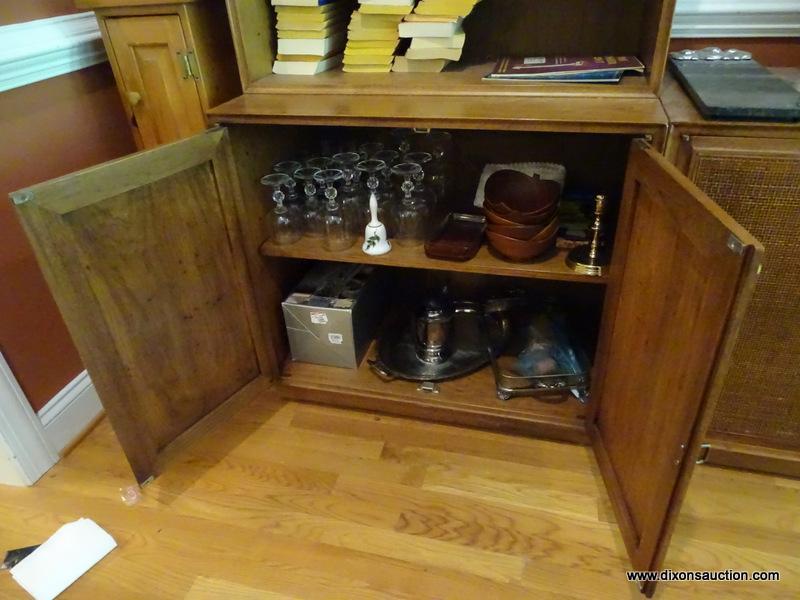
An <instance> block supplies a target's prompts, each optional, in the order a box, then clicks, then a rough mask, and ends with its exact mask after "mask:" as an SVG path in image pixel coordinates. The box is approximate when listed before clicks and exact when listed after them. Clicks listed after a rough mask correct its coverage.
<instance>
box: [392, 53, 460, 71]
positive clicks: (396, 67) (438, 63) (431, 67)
mask: <svg viewBox="0 0 800 600" xmlns="http://www.w3.org/2000/svg"><path fill="white" fill-rule="evenodd" d="M449 63H450V61H449V60H443V59H438V58H433V59H429V60H412V59H409V58H406V57H405V56H398V57H396V58H395V59H394V64H393V65H392V72H393V73H439V72H440V71H442V70H443V69H444V68H445V67H446V66H447V65H448V64H449Z"/></svg>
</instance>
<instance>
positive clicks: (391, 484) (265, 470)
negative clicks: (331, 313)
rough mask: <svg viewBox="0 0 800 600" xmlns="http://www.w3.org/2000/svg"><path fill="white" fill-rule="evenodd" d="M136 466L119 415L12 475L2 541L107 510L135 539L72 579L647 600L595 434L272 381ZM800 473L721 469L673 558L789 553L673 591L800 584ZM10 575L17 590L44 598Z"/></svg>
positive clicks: (29, 539) (666, 591)
mask: <svg viewBox="0 0 800 600" xmlns="http://www.w3.org/2000/svg"><path fill="white" fill-rule="evenodd" d="M133 482H134V478H133V476H132V474H131V472H130V469H129V467H128V465H127V463H126V461H125V459H124V456H123V455H122V453H121V451H120V449H119V445H118V443H117V442H116V439H115V437H114V434H113V432H112V431H111V429H110V427H109V426H108V424H107V423H106V422H102V423H100V424H99V426H98V427H97V428H95V430H94V431H92V432H91V433H90V434H89V435H88V436H87V437H86V438H85V439H84V440H83V441H82V442H81V443H80V444H79V445H78V446H77V447H76V448H75V449H74V450H73V451H72V452H71V453H70V454H69V455H68V456H67V457H65V458H64V459H63V460H62V461H61V462H60V463H59V464H58V465H56V466H55V467H54V468H53V469H52V470H51V471H50V472H49V473H47V474H46V475H45V476H44V477H43V478H42V479H41V480H40V481H39V482H38V483H37V485H36V486H34V487H32V488H23V489H17V488H9V487H4V486H0V550H2V549H5V548H14V547H20V546H25V545H30V544H32V543H37V542H41V541H42V540H44V539H46V538H47V537H48V536H50V535H51V534H52V533H53V532H54V531H55V530H56V529H57V528H58V527H59V526H60V525H61V524H63V523H66V522H69V521H71V520H74V519H76V518H78V517H81V516H86V517H90V518H92V519H94V520H95V521H96V522H97V523H98V524H99V525H100V526H101V527H104V528H105V529H107V530H108V531H109V533H111V535H113V536H114V538H115V539H116V540H117V542H118V543H119V547H118V548H116V549H115V550H114V551H113V552H111V553H110V554H109V555H108V556H107V557H106V558H104V559H103V560H102V561H101V562H100V563H98V564H97V565H96V566H95V567H93V568H92V569H91V570H90V571H89V572H88V573H86V574H85V575H84V576H83V577H81V578H80V579H79V580H78V581H77V582H76V583H75V584H74V585H73V586H71V587H70V588H69V589H68V590H67V591H66V592H65V593H64V594H63V596H62V597H63V598H64V599H65V600H70V599H83V598H114V600H117V599H122V600H127V599H128V598H130V599H137V600H138V599H139V598H159V599H161V598H165V599H172V598H175V599H183V598H189V600H205V599H206V598H232V599H234V600H237V599H241V600H250V599H251V598H259V599H261V598H266V599H273V598H274V599H278V600H286V599H287V598H288V599H291V600H299V599H303V600H318V599H319V600H330V599H334V600H339V599H341V600H362V599H363V600H374V599H380V600H388V599H393V600H395V599H396V600H406V599H407V600H429V599H430V600H433V599H436V600H450V599H451V598H452V599H456V598H457V599H459V600H495V599H498V600H507V599H508V600H523V599H524V600H530V599H531V598H536V599H537V600H539V599H543V600H586V599H587V598H591V599H593V600H594V599H595V598H597V599H600V600H602V599H613V600H639V598H641V596H640V595H639V593H638V591H637V589H636V587H635V586H634V585H632V584H629V583H628V582H627V581H626V578H625V573H624V572H625V570H626V568H627V559H626V555H625V552H624V548H623V545H622V541H621V538H620V535H619V533H618V532H617V530H616V526H615V525H614V523H613V518H612V517H611V516H610V514H609V512H608V510H607V509H608V507H607V501H606V500H605V491H604V488H603V484H602V481H601V480H600V479H599V477H598V476H597V469H596V466H595V465H594V463H593V460H592V457H591V453H590V451H589V450H588V449H587V448H585V447H581V446H574V445H568V444H557V443H552V442H543V441H540V440H530V439H524V438H519V437H512V436H504V435H500V434H496V433H487V432H479V431H471V430H468V429H462V428H458V427H452V426H447V425H438V424H430V423H423V422H417V421H411V420H407V419H401V418H392V417H381V416H377V415H372V414H369V413H365V412H359V411H350V410H338V409H334V408H327V407H319V406H313V405H303V404H299V403H294V402H290V403H282V402H274V401H270V400H269V399H267V400H265V401H264V402H261V400H260V399H259V398H258V397H253V398H251V399H250V401H249V402H243V403H242V406H241V407H240V409H239V410H238V411H234V412H233V413H231V414H229V415H228V416H227V417H226V419H223V420H222V421H221V422H219V423H216V424H214V427H213V432H212V433H211V435H208V436H206V437H205V438H204V439H202V440H201V439H196V440H194V441H189V442H188V443H186V444H183V445H182V446H180V447H178V448H176V449H175V450H174V451H172V452H171V453H170V456H169V462H168V464H167V467H166V469H165V470H164V471H163V472H162V473H161V475H160V476H159V477H157V478H156V479H155V481H154V482H153V483H151V484H150V485H148V486H147V487H145V488H144V489H143V490H142V492H141V499H140V501H139V502H138V503H137V504H135V505H134V506H126V505H125V504H124V503H123V502H122V500H121V498H120V488H124V487H126V486H128V485H131V484H132V483H133ZM798 494H800V484H798V483H797V482H796V481H790V480H783V479H779V478H775V477H771V476H770V477H768V476H761V475H755V474H751V473H740V472H736V471H728V470H721V469H714V468H709V467H703V468H700V469H698V473H697V475H696V477H695V480H694V482H693V483H692V486H691V488H690V491H689V496H688V500H687V510H686V511H685V514H684V516H683V517H682V518H681V521H680V522H679V524H678V527H677V530H676V533H675V536H674V538H673V543H672V546H671V550H670V553H669V554H668V556H667V561H666V568H670V569H692V570H703V569H747V570H750V569H764V570H774V569H777V570H779V571H781V574H782V581H781V582H779V583H703V582H696V583H667V584H662V585H661V586H660V588H659V591H658V593H657V598H658V599H659V600H682V599H689V598H691V599H695V598H700V599H704V598H714V599H717V598H723V599H731V600H761V599H762V598H763V599H767V598H770V599H772V598H775V599H783V598H795V597H799V596H800V557H798V552H797V549H798V548H800V532H798V510H797V507H798V505H800V503H798ZM26 597H27V596H26V594H25V592H24V591H23V590H22V589H21V588H20V587H19V586H17V585H16V583H15V582H14V581H13V580H12V579H11V578H10V577H0V598H3V599H5V598H9V599H12V600H16V599H22V598H26Z"/></svg>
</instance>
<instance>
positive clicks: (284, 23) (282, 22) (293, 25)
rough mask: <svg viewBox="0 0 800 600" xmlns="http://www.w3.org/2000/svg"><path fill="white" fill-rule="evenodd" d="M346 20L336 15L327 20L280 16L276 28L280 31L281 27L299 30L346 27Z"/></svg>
mask: <svg viewBox="0 0 800 600" xmlns="http://www.w3.org/2000/svg"><path fill="white" fill-rule="evenodd" d="M345 22H346V21H345V19H343V18H342V17H334V18H331V19H327V20H325V21H298V20H296V19H281V18H280V17H278V23H277V24H276V28H277V29H278V30H279V31H280V30H281V29H294V30H297V31H300V30H306V29H308V30H311V31H317V30H320V29H323V28H325V27H333V26H337V25H341V27H344V23H345Z"/></svg>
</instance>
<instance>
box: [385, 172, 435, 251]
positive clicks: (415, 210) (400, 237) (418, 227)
mask: <svg viewBox="0 0 800 600" xmlns="http://www.w3.org/2000/svg"><path fill="white" fill-rule="evenodd" d="M421 172H422V167H420V166H419V165H418V164H417V163H412V162H406V163H400V164H399V165H395V166H394V167H392V173H394V174H395V175H398V176H400V177H402V178H403V183H402V185H401V186H400V188H401V189H402V191H403V197H402V199H401V200H400V203H399V204H397V205H396V206H395V211H394V225H395V229H396V233H395V239H396V241H397V243H398V244H399V245H400V246H419V245H420V244H423V243H425V237H426V236H425V234H426V229H427V224H428V214H429V212H428V207H427V206H426V205H425V199H424V198H422V197H420V196H417V195H416V186H415V184H414V179H416V178H417V177H418V176H419V174H420V173H421Z"/></svg>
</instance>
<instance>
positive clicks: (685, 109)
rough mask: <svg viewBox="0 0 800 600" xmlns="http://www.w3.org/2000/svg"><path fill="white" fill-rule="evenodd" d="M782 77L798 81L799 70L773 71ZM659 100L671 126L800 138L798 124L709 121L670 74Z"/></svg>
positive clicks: (665, 78)
mask: <svg viewBox="0 0 800 600" xmlns="http://www.w3.org/2000/svg"><path fill="white" fill-rule="evenodd" d="M775 71H776V72H777V73H778V74H780V75H781V76H783V77H786V78H788V79H793V80H794V81H797V80H798V79H800V69H775ZM661 100H662V102H663V103H664V110H665V111H666V114H667V117H668V118H669V122H670V123H672V124H673V125H679V126H687V127H695V126H696V127H702V128H703V129H725V128H743V127H744V128H747V129H754V130H762V131H767V130H770V131H771V130H784V131H785V132H786V133H787V135H791V136H792V137H795V136H800V124H798V123H780V122H770V121H725V120H711V119H706V118H705V117H703V116H702V115H701V114H700V113H699V112H698V110H697V109H696V108H695V106H694V104H693V103H692V100H691V98H689V96H688V95H687V94H686V92H684V90H683V88H682V87H681V84H680V83H678V81H677V80H676V79H675V78H674V77H673V76H672V75H671V74H670V73H667V75H666V76H665V77H664V85H663V87H662V91H661Z"/></svg>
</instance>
